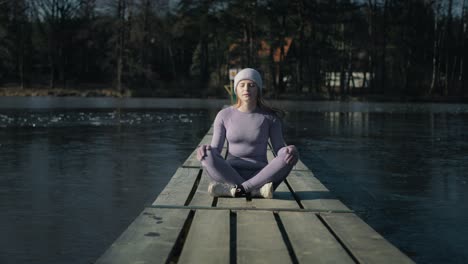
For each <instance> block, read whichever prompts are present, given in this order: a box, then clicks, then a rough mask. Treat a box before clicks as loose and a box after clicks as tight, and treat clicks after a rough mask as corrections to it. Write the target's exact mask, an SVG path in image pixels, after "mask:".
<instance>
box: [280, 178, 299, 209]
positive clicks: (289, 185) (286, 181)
mask: <svg viewBox="0 0 468 264" xmlns="http://www.w3.org/2000/svg"><path fill="white" fill-rule="evenodd" d="M284 183H285V184H286V186H287V187H288V189H289V191H290V192H291V194H292V196H293V197H294V200H296V202H297V204H298V205H299V208H301V209H304V205H303V204H302V202H301V199H300V198H299V196H297V194H296V192H295V191H294V190H293V188H292V186H291V184H289V182H288V179H287V178H286V179H284Z"/></svg>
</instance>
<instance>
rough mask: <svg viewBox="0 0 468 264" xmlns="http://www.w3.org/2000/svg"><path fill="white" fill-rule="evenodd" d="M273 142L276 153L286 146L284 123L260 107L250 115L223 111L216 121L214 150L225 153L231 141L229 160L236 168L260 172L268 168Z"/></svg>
mask: <svg viewBox="0 0 468 264" xmlns="http://www.w3.org/2000/svg"><path fill="white" fill-rule="evenodd" d="M269 138H270V141H271V144H272V147H273V150H274V151H275V152H276V153H278V151H279V150H280V149H281V148H282V147H284V146H285V143H284V139H283V132H282V126H281V120H280V119H279V118H278V117H277V116H276V114H275V113H269V112H267V111H265V110H263V109H260V107H257V108H256V109H255V110H254V111H253V112H250V113H246V112H241V111H239V110H238V109H237V108H235V107H234V106H230V107H228V108H225V109H223V110H221V111H219V113H218V114H217V116H216V118H215V121H214V124H213V138H212V140H211V146H212V147H213V148H216V149H217V150H218V152H219V153H221V151H222V149H223V145H224V141H225V140H226V139H227V141H228V143H229V152H228V156H227V158H226V159H227V161H228V162H229V163H230V164H231V165H232V166H233V167H237V168H244V169H258V168H263V167H265V166H266V165H267V164H268V160H267V156H266V150H267V144H268V139H269Z"/></svg>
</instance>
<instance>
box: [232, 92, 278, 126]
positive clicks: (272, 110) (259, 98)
mask: <svg viewBox="0 0 468 264" xmlns="http://www.w3.org/2000/svg"><path fill="white" fill-rule="evenodd" d="M257 88H258V86H257ZM257 91H258V93H257V106H258V107H260V109H263V110H264V111H266V112H268V113H273V114H275V115H276V116H278V117H279V118H281V119H282V118H283V117H284V116H285V115H286V113H285V112H284V111H283V110H282V109H279V108H276V107H272V106H270V105H268V104H267V103H266V102H265V100H264V99H263V96H262V91H260V88H258V90H257ZM241 104H242V101H241V100H240V99H239V97H238V96H237V102H236V103H235V104H234V107H236V108H239V107H240V106H241Z"/></svg>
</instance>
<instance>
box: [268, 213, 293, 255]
mask: <svg viewBox="0 0 468 264" xmlns="http://www.w3.org/2000/svg"><path fill="white" fill-rule="evenodd" d="M273 215H274V217H275V220H276V224H277V225H278V229H279V231H280V234H281V237H283V241H284V244H285V245H286V248H287V249H288V253H289V256H290V257H291V262H292V263H293V264H299V260H298V259H297V255H296V252H295V251H294V248H293V246H292V243H291V240H290V239H289V236H288V233H287V232H286V228H285V227H284V225H283V221H281V218H280V216H279V214H278V212H273Z"/></svg>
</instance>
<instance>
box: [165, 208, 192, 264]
mask: <svg viewBox="0 0 468 264" xmlns="http://www.w3.org/2000/svg"><path fill="white" fill-rule="evenodd" d="M194 217H195V211H194V210H191V211H190V213H189V214H188V216H187V219H186V220H185V222H184V225H183V227H182V230H181V231H180V233H179V236H178V237H177V239H176V241H175V243H174V246H173V247H172V250H171V252H170V253H169V257H168V258H167V260H166V264H169V263H170V264H172V263H177V262H178V261H179V258H180V254H181V253H182V249H183V248H184V244H185V241H186V240H187V235H188V233H189V230H190V227H191V226H192V222H193V218H194Z"/></svg>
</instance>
